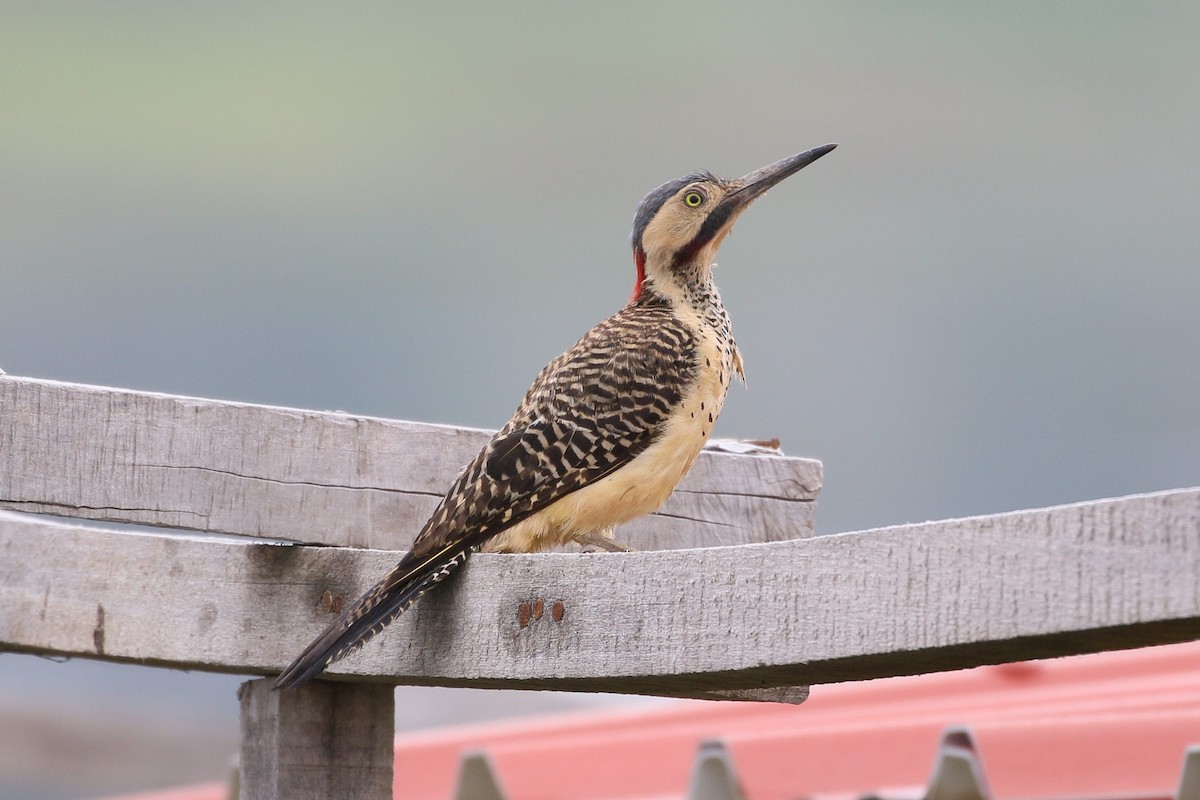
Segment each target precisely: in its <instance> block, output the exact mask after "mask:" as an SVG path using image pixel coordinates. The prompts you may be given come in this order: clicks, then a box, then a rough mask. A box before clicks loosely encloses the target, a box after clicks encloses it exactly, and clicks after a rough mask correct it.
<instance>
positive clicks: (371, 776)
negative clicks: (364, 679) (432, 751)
mask: <svg viewBox="0 0 1200 800" xmlns="http://www.w3.org/2000/svg"><path fill="white" fill-rule="evenodd" d="M395 697H396V693H395V691H394V690H393V689H392V687H391V686H386V685H382V684H362V683H330V682H328V681H318V682H316V683H312V684H309V685H308V686H305V687H303V688H302V689H299V690H297V691H295V692H276V691H273V690H272V689H271V682H270V681H267V680H263V679H259V680H253V681H248V682H247V683H243V684H242V686H241V688H240V689H239V690H238V698H239V699H240V700H241V705H242V747H241V757H240V759H239V761H240V764H241V769H240V774H239V777H238V786H239V796H240V797H241V798H242V800H326V798H330V797H347V798H349V797H353V798H363V799H364V800H391V798H392V767H393V763H394V761H395V753H394V752H393V747H394V743H393V742H394V738H395V713H396V708H395V702H396V701H395Z"/></svg>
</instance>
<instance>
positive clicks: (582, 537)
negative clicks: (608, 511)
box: [571, 528, 633, 553]
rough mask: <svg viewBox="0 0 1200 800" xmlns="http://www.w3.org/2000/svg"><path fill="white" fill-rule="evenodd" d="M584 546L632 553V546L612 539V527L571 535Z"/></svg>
mask: <svg viewBox="0 0 1200 800" xmlns="http://www.w3.org/2000/svg"><path fill="white" fill-rule="evenodd" d="M571 538H572V539H574V540H575V541H576V542H578V543H579V544H581V545H583V546H584V547H598V548H600V549H601V550H607V551H608V552H610V553H632V552H633V548H632V547H630V546H629V545H625V544H622V543H620V542H617V541H614V540H613V529H612V528H605V529H604V530H599V531H587V532H585V533H577V534H575V535H574V536H572V537H571Z"/></svg>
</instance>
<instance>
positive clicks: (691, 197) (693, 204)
mask: <svg viewBox="0 0 1200 800" xmlns="http://www.w3.org/2000/svg"><path fill="white" fill-rule="evenodd" d="M683 204H684V205H685V206H687V207H688V208H699V207H700V206H702V205H704V195H702V194H700V193H699V192H688V193H687V194H685V195H684V196H683Z"/></svg>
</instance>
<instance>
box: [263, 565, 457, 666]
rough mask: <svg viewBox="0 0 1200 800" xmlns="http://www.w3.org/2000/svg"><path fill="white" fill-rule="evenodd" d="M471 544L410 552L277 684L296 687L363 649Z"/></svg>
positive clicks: (301, 657) (353, 605)
mask: <svg viewBox="0 0 1200 800" xmlns="http://www.w3.org/2000/svg"><path fill="white" fill-rule="evenodd" d="M470 552H471V548H469V547H465V546H463V544H462V543H455V544H452V545H449V546H447V547H445V548H443V549H442V550H439V551H437V552H436V553H434V554H433V555H430V556H426V557H424V558H420V559H417V558H413V554H412V553H411V552H410V553H407V554H406V555H405V556H404V558H402V559H401V560H400V563H399V564H397V565H396V568H395V569H393V570H392V571H391V572H390V573H388V575H387V577H385V578H384V579H383V580H382V581H380V582H379V583H377V584H375V586H373V587H372V588H371V589H369V590H368V591H367V592H366V594H364V595H363V596H362V597H360V598H359V599H358V600H356V601H355V602H354V603H353V604H352V605H351V606H350V607H349V608H348V609H346V610H345V611H344V612H342V615H341V616H340V617H338V618H337V620H336V621H335V622H334V623H333V624H332V625H330V626H329V627H328V628H327V629H326V630H325V632H324V633H322V634H321V635H320V636H318V637H317V638H316V639H315V640H313V642H312V643H311V644H310V645H309V646H308V647H306V648H304V652H302V653H301V654H300V655H299V656H298V657H297V658H296V660H295V661H293V662H292V664H291V666H289V667H288V668H287V669H285V670H284V671H283V672H282V673H281V674H280V675H279V677H278V678H276V679H275V683H274V684H273V685H274V688H276V689H295V688H298V687H300V686H303V685H304V684H305V683H308V682H309V681H310V680H312V679H313V678H315V677H316V676H317V675H319V674H320V673H321V672H322V671H323V670H325V669H326V668H327V667H329V666H330V665H331V664H333V663H334V662H336V661H339V660H341V659H343V658H345V657H346V656H348V655H350V654H351V653H353V652H355V651H356V650H358V649H359V648H360V647H362V646H363V645H364V644H366V643H367V642H368V641H370V640H371V638H372V637H374V636H375V634H377V633H379V632H380V631H381V630H383V629H384V627H386V626H387V624H388V623H389V622H391V621H392V620H394V619H395V618H396V617H398V616H400V614H402V613H404V612H405V611H406V610H408V609H409V608H410V607H412V605H413V604H414V603H416V602H417V601H418V600H420V599H421V597H422V596H423V595H424V594H425V593H426V592H427V591H429V590H430V589H431V588H432V587H433V586H434V585H435V584H437V583H440V582H441V581H442V580H444V579H445V578H446V576H447V575H449V574H450V573H451V572H453V571H454V569H455V568H457V567H458V566H460V565H461V564H462V563H463V562H464V561H466V560H467V556H468V555H469V554H470Z"/></svg>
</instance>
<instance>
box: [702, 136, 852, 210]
mask: <svg viewBox="0 0 1200 800" xmlns="http://www.w3.org/2000/svg"><path fill="white" fill-rule="evenodd" d="M835 147H837V145H836V144H826V145H821V146H820V147H814V148H813V149H812V150H806V151H805V152H803V153H797V154H796V155H794V156H788V157H787V158H785V159H782V160H780V161H776V162H775V163H774V164H768V165H767V166H765V167H763V168H762V169H756V170H754V172H751V173H750V174H749V175H743V176H742V177H741V178H738V179H737V180H736V181H733V184H734V185H735V186H737V187H738V188H736V189H734V190H733V191H732V192H730V193H729V194H727V195H725V197H724V199H722V200H721V205H725V204H726V203H732V204H733V207H734V210H737V209H742V208H745V207H746V206H747V205H749V204H750V203H751V202H752V201H753V200H754V199H755V198H756V197H758V196H759V195H761V194H762V193H763V192H765V191H766V190H767V189H770V188H771V187H772V186H774V185H775V184H777V183H779V182H780V181H781V180H783V179H784V178H786V177H788V176H789V175H795V174H796V173H797V172H799V171H800V170H802V169H804V168H805V167H807V166H808V165H809V164H811V163H813V162H814V161H816V160H817V159H818V158H820V157H821V156H823V155H825V154H827V153H830V152H832V151H833V149H834V148H835Z"/></svg>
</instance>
